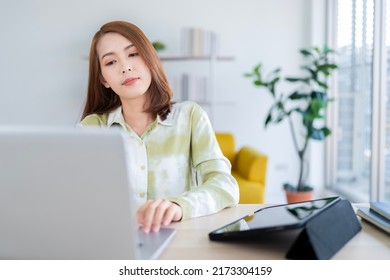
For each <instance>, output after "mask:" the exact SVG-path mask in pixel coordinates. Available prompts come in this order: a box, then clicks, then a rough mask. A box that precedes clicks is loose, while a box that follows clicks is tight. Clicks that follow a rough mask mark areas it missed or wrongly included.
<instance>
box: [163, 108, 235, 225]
mask: <svg viewBox="0 0 390 280" xmlns="http://www.w3.org/2000/svg"><path fill="white" fill-rule="evenodd" d="M190 125H191V157H192V162H193V166H194V169H195V172H196V180H197V187H195V188H194V189H192V190H191V191H188V192H185V193H184V194H182V195H181V196H178V197H175V198H171V199H170V200H171V201H173V202H175V203H177V204H179V205H180V206H181V207H182V210H183V218H182V219H183V220H185V219H189V218H195V217H199V216H204V215H209V214H213V213H216V212H219V211H221V210H222V209H224V208H226V207H231V206H235V205H237V203H238V200H239V191H238V184H237V181H236V180H235V179H234V177H233V176H232V175H231V164H230V162H229V160H228V159H227V158H226V157H224V155H223V154H222V151H221V149H220V147H219V145H218V142H217V139H216V136H215V133H214V131H213V129H212V126H211V123H210V121H209V118H208V116H207V114H206V113H205V112H204V110H203V109H202V108H201V107H200V106H196V107H195V108H194V111H193V114H192V118H191V124H190Z"/></svg>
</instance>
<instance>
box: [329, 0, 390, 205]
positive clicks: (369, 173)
mask: <svg viewBox="0 0 390 280" xmlns="http://www.w3.org/2000/svg"><path fill="white" fill-rule="evenodd" d="M330 2H332V5H330V7H333V8H332V9H329V13H333V15H332V14H331V15H328V16H332V17H333V18H336V19H337V20H336V21H335V27H334V28H331V30H335V33H336V34H331V36H336V38H337V39H336V43H335V46H333V48H335V49H336V50H337V52H338V57H337V61H338V65H339V70H338V75H337V79H336V82H335V83H334V85H333V87H334V88H333V89H334V92H335V93H336V94H335V95H336V96H335V100H336V102H337V106H336V108H337V110H336V118H335V121H334V122H333V123H332V124H331V126H332V128H333V129H332V131H335V133H334V137H333V138H332V141H333V147H334V148H333V151H332V152H331V157H330V158H329V159H328V160H329V161H331V162H333V163H334V164H333V165H332V164H327V166H328V168H333V169H334V170H332V172H328V174H333V175H332V176H331V178H329V181H328V184H327V185H328V186H330V187H331V188H332V189H333V190H334V191H336V192H338V193H340V194H342V195H344V196H345V197H347V198H348V199H350V200H352V201H369V200H387V201H390V104H389V102H388V101H387V100H390V99H389V97H390V92H389V91H388V93H387V94H386V88H388V89H390V84H389V85H388V86H386V84H388V83H390V68H389V67H388V66H387V64H388V63H387V61H386V57H387V55H386V53H387V52H388V51H389V50H390V36H387V34H386V31H385V30H386V27H387V25H388V23H387V22H386V17H387V16H386V12H385V8H386V7H385V6H386V5H387V4H390V0H333V1H330ZM388 10H390V9H388ZM387 30H390V27H389V28H387ZM389 65H390V64H389ZM386 69H387V71H386ZM386 81H387V82H386Z"/></svg>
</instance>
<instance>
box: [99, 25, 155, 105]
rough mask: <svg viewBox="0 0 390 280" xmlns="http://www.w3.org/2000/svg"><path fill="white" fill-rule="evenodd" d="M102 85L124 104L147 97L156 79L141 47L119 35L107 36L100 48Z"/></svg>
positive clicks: (102, 40) (102, 39)
mask: <svg viewBox="0 0 390 280" xmlns="http://www.w3.org/2000/svg"><path fill="white" fill-rule="evenodd" d="M96 51H97V54H98V56H99V61H100V69H101V72H102V76H103V80H102V81H101V82H102V84H103V85H104V86H105V87H106V88H111V89H112V90H113V91H114V92H115V93H116V94H117V95H118V96H119V97H120V99H121V100H122V102H123V101H126V100H130V99H135V98H139V97H143V98H145V93H146V92H147V90H148V89H149V86H150V83H151V81H152V76H151V73H150V70H149V68H148V67H147V65H146V64H145V61H144V60H143V59H142V58H141V56H140V55H139V54H138V52H137V48H136V47H135V46H134V45H133V44H132V42H130V41H129V40H128V39H126V38H125V37H123V36H122V35H120V34H118V33H107V34H105V35H103V36H102V37H101V38H100V41H99V42H98V43H97V45H96Z"/></svg>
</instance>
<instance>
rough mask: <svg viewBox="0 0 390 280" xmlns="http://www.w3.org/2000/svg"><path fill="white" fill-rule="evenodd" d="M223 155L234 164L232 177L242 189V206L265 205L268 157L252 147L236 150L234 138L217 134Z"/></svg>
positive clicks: (230, 135) (229, 135) (225, 134)
mask: <svg viewBox="0 0 390 280" xmlns="http://www.w3.org/2000/svg"><path fill="white" fill-rule="evenodd" d="M215 135H216V137H217V141H218V144H219V146H220V147H221V150H222V153H223V154H224V156H225V157H227V159H228V160H229V161H230V162H231V164H232V175H233V177H234V178H235V179H236V180H237V183H238V186H239V189H240V201H239V203H241V204H259V203H264V198H265V179H266V173H267V161H268V157H267V156H266V155H265V154H262V153H260V152H259V151H256V150H255V149H253V148H250V147H245V146H244V147H241V148H240V149H239V150H238V151H236V148H235V142H234V136H233V135H232V134H230V133H216V134H215Z"/></svg>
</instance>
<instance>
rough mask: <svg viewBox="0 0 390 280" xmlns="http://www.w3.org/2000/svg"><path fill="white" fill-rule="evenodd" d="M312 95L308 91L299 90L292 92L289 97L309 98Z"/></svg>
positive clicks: (293, 98) (295, 98) (296, 98)
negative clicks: (300, 91)
mask: <svg viewBox="0 0 390 280" xmlns="http://www.w3.org/2000/svg"><path fill="white" fill-rule="evenodd" d="M309 97H310V96H309V94H307V93H299V92H297V91H295V92H293V93H292V94H290V95H289V96H288V97H287V98H288V99H291V100H299V99H308V98H309Z"/></svg>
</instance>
